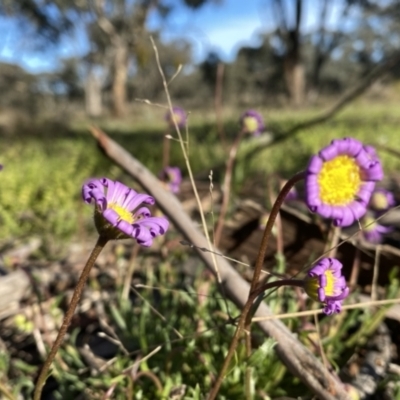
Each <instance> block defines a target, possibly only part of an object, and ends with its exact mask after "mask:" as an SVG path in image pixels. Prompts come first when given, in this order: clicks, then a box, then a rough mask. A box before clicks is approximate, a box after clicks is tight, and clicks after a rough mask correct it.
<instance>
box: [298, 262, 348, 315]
mask: <svg viewBox="0 0 400 400" xmlns="http://www.w3.org/2000/svg"><path fill="white" fill-rule="evenodd" d="M342 267H343V266H342V263H341V262H340V261H338V260H337V259H335V258H323V259H321V260H320V261H319V262H318V263H317V264H315V265H314V266H313V267H312V268H311V269H310V270H309V271H308V274H307V277H306V278H305V282H304V290H305V291H306V293H307V294H308V296H310V297H311V298H312V299H314V300H316V301H319V302H321V303H323V304H324V305H325V308H324V313H325V314H327V315H330V314H333V313H339V312H340V311H341V309H342V301H343V300H344V299H345V298H346V297H347V296H348V294H349V291H350V290H349V288H348V286H347V284H346V280H345V278H344V276H343V275H342Z"/></svg>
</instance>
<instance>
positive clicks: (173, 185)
mask: <svg viewBox="0 0 400 400" xmlns="http://www.w3.org/2000/svg"><path fill="white" fill-rule="evenodd" d="M160 179H161V180H162V181H163V182H165V184H166V185H167V187H168V189H169V190H170V191H171V192H172V193H179V189H180V185H181V183H182V173H181V170H180V169H179V168H178V167H165V168H164V169H163V170H162V171H161V174H160Z"/></svg>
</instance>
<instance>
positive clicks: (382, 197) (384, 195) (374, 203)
mask: <svg viewBox="0 0 400 400" xmlns="http://www.w3.org/2000/svg"><path fill="white" fill-rule="evenodd" d="M395 204H396V201H395V199H394V195H393V193H392V192H390V191H389V190H386V189H382V188H378V189H376V190H375V191H374V192H373V193H372V195H371V201H370V203H369V207H370V208H371V209H372V210H374V211H377V212H380V213H383V212H385V211H387V210H389V208H391V207H394V206H395Z"/></svg>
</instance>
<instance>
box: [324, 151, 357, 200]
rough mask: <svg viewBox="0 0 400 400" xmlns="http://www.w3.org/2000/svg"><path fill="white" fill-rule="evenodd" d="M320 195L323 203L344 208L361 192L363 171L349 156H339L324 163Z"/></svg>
mask: <svg viewBox="0 0 400 400" xmlns="http://www.w3.org/2000/svg"><path fill="white" fill-rule="evenodd" d="M318 184H319V195H320V198H321V200H322V202H323V203H325V204H328V205H331V206H343V205H346V204H348V203H350V202H352V201H353V200H354V199H355V198H356V195H357V193H358V191H359V188H360V184H361V171H360V167H359V166H358V165H357V163H356V161H355V160H354V159H353V158H351V157H349V156H346V155H344V156H337V157H335V158H334V159H333V160H330V161H326V162H324V164H323V166H322V168H321V171H320V172H319V174H318Z"/></svg>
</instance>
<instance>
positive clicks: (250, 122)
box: [243, 117, 258, 133]
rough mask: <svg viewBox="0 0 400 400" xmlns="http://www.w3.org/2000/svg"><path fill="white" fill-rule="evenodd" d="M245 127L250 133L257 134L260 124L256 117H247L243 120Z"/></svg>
mask: <svg viewBox="0 0 400 400" xmlns="http://www.w3.org/2000/svg"><path fill="white" fill-rule="evenodd" d="M243 125H244V127H245V128H246V131H247V132H249V133H253V132H256V131H257V129H258V122H257V120H256V119H255V118H254V117H246V118H244V119H243Z"/></svg>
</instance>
